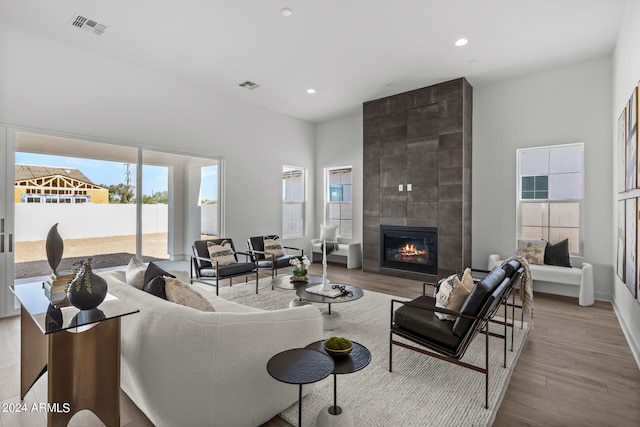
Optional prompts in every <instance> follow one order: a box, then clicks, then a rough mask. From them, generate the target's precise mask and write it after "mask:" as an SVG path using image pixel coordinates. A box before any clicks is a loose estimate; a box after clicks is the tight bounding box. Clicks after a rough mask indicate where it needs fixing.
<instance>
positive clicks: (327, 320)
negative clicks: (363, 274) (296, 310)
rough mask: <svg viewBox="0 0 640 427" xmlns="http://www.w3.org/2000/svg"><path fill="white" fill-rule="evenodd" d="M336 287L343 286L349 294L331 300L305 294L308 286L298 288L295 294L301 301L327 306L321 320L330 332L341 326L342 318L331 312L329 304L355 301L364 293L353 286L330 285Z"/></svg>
mask: <svg viewBox="0 0 640 427" xmlns="http://www.w3.org/2000/svg"><path fill="white" fill-rule="evenodd" d="M334 285H338V286H344V289H345V290H346V291H348V292H349V294H347V295H343V296H339V297H335V298H331V297H327V296H324V295H320V294H314V293H312V292H307V288H308V286H305V287H304V288H298V290H297V291H296V294H297V295H298V297H300V299H301V300H304V301H309V302H316V303H320V304H328V309H327V311H323V312H322V320H323V322H322V323H323V326H324V329H325V330H328V331H332V330H334V329H337V328H339V327H340V326H341V325H342V316H341V315H340V313H338V312H335V311H333V312H332V311H331V304H338V303H342V302H350V301H355V300H357V299H359V298H362V296H363V295H364V292H363V291H362V289H360V288H359V287H357V286H353V285H345V284H342V283H333V282H332V283H331V286H334Z"/></svg>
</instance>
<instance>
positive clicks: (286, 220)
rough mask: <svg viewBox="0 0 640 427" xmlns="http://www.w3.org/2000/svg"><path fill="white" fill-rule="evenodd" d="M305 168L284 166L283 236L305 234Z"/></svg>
mask: <svg viewBox="0 0 640 427" xmlns="http://www.w3.org/2000/svg"><path fill="white" fill-rule="evenodd" d="M305 175H306V171H305V169H304V168H301V167H297V166H283V167H282V237H283V238H289V237H299V236H303V235H304V207H305V206H304V202H305Z"/></svg>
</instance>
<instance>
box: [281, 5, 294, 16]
mask: <svg viewBox="0 0 640 427" xmlns="http://www.w3.org/2000/svg"><path fill="white" fill-rule="evenodd" d="M280 14H281V15H282V16H291V15H293V10H291V9H289V8H288V7H283V8H282V9H280Z"/></svg>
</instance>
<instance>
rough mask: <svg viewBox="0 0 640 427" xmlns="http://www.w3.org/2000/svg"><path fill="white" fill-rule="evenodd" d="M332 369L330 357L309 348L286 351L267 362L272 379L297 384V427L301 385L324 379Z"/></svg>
mask: <svg viewBox="0 0 640 427" xmlns="http://www.w3.org/2000/svg"><path fill="white" fill-rule="evenodd" d="M320 342H322V341H320ZM334 367H335V364H334V363H333V359H332V358H331V356H329V355H327V354H326V353H324V352H322V351H318V350H312V349H309V348H294V349H292V350H286V351H283V352H281V353H278V354H276V355H275V356H273V357H272V358H271V359H269V361H268V362H267V372H269V375H271V376H272V377H273V378H275V379H276V380H278V381H282V382H283V383H287V384H298V387H299V389H298V426H301V425H302V385H303V384H310V383H315V382H316V381H320V380H322V379H325V378H326V377H328V376H329V374H331V373H332V372H333V369H334Z"/></svg>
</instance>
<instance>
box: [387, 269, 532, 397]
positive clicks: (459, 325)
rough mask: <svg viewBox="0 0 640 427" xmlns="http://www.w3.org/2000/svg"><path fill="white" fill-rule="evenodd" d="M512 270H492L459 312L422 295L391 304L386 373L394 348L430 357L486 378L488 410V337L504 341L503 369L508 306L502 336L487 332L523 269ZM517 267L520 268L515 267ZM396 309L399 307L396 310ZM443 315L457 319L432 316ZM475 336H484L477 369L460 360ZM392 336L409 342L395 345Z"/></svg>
mask: <svg viewBox="0 0 640 427" xmlns="http://www.w3.org/2000/svg"><path fill="white" fill-rule="evenodd" d="M512 267H514V266H509V267H508V268H506V269H503V268H495V269H494V270H492V271H491V272H489V273H488V274H487V275H486V277H484V278H483V279H482V280H480V281H478V282H476V284H475V286H474V288H473V289H472V291H471V293H470V294H469V296H468V297H467V298H466V300H465V302H464V303H463V305H462V307H461V308H460V311H453V310H448V309H444V308H439V307H436V300H435V298H434V297H430V296H427V295H422V296H420V297H418V298H416V299H414V300H412V301H399V300H392V301H391V325H390V333H389V372H391V371H392V366H393V365H392V362H393V346H394V345H396V346H399V347H403V348H406V349H409V350H413V351H416V352H419V353H422V354H425V355H428V356H432V357H435V358H438V359H441V360H445V361H447V362H451V363H454V364H456V365H460V366H463V367H465V368H469V369H472V370H474V371H477V372H481V373H483V374H485V408H488V407H489V397H488V396H489V336H494V337H498V338H501V339H503V340H504V362H503V365H504V366H505V367H506V345H507V344H506V337H507V326H512V324H509V323H508V322H507V321H506V319H507V306H506V304H505V309H504V310H505V313H504V316H505V321H504V322H499V323H501V324H503V325H504V333H503V334H498V333H496V332H492V331H489V322H491V321H492V319H493V317H494V315H495V314H496V312H497V310H498V308H499V307H500V305H501V304H503V303H505V302H506V301H507V298H508V296H509V294H510V293H511V290H512V289H513V285H514V283H515V282H516V281H518V280H519V278H520V275H521V274H522V271H523V269H522V268H517V269H515V270H512V269H511V268H512ZM518 267H519V266H518ZM397 305H401V306H400V307H399V308H397V309H396V306H397ZM436 312H440V313H446V314H451V315H453V316H455V317H456V320H455V321H451V320H440V319H439V318H438V317H437V316H436V315H435V313H436ZM478 333H482V334H484V335H485V349H486V350H485V363H484V366H476V365H473V364H470V363H467V362H462V361H461V360H460V359H461V358H462V357H463V356H464V354H465V352H466V350H467V348H468V347H469V344H470V343H471V342H472V341H473V339H474V338H475V337H476V335H477V334H478ZM394 335H396V336H399V337H402V338H404V339H405V340H408V341H409V342H410V343H409V344H408V343H407V342H405V341H396V340H395V339H394Z"/></svg>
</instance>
